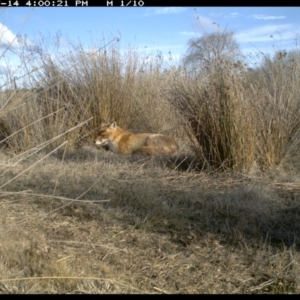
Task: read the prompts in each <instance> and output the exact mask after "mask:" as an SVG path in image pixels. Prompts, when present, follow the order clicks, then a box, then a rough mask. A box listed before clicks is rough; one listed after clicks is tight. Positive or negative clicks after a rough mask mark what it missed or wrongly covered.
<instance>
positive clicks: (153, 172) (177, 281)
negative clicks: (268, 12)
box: [0, 147, 300, 293]
mask: <svg viewBox="0 0 300 300" xmlns="http://www.w3.org/2000/svg"><path fill="white" fill-rule="evenodd" d="M41 158H44V155H43V154H37V156H34V157H32V158H28V159H27V160H24V161H22V162H20V163H18V164H17V165H15V166H14V167H9V164H11V163H12V161H9V158H8V157H6V156H4V155H3V157H2V162H3V163H5V164H6V165H5V166H4V165H2V167H1V168H2V169H3V170H4V169H5V170H6V172H2V176H1V182H0V184H1V185H3V183H5V182H8V181H9V180H10V179H11V178H13V177H14V176H16V175H17V174H20V172H22V171H23V170H25V169H26V168H28V167H30V166H32V164H33V163H34V162H36V161H37V160H38V159H41ZM62 158H64V160H63V161H62V160H61V159H62ZM253 172H254V173H253V174H248V175H245V174H242V173H231V174H218V173H211V174H209V173H203V172H202V173H193V172H192V173H184V172H179V171H174V170H172V169H169V168H167V167H166V166H164V165H162V162H161V161H160V160H158V161H156V160H154V159H151V158H145V157H140V156H136V157H129V158H126V157H121V156H118V155H115V154H113V153H110V152H106V151H101V150H97V149H94V148H93V147H85V148H82V149H79V150H77V151H74V152H69V153H65V154H64V153H63V151H61V152H59V151H58V152H57V153H56V154H52V155H51V156H48V157H46V158H45V159H44V160H42V161H41V163H40V165H39V166H38V167H35V168H32V169H30V170H28V172H26V173H25V174H24V175H22V176H20V177H18V178H16V179H15V180H14V181H13V182H11V183H9V184H7V185H6V186H5V187H4V188H2V190H1V204H0V205H1V210H2V214H1V224H2V226H1V236H2V243H1V248H0V252H1V262H0V263H1V268H0V270H1V278H2V279H1V280H0V288H1V291H2V292H4V293H299V291H300V290H299V279H300V277H299V272H298V271H299V262H300V260H299V259H300V257H299V253H298V250H299V246H300V240H299V236H298V234H297V232H299V229H300V228H299V224H300V222H299V221H300V220H299V217H300V210H299V206H298V202H299V191H300V182H299V178H297V177H296V176H294V177H293V178H289V183H287V182H285V181H287V178H288V175H286V177H284V172H283V171H280V172H279V173H278V171H277V172H276V171H273V172H271V171H270V173H269V174H268V176H266V175H265V174H263V173H260V171H253ZM279 174H280V175H279ZM279 180H280V181H279ZM6 191H9V192H10V194H7V192H6ZM39 194H40V195H39ZM43 195H44V196H43ZM80 195H82V196H80ZM52 196H53V197H52ZM63 197H64V198H63ZM77 198H79V199H80V200H81V201H75V199H77ZM72 199H73V200H72ZM99 200H109V202H101V201H100V202H97V201H99ZM92 201H94V202H92Z"/></svg>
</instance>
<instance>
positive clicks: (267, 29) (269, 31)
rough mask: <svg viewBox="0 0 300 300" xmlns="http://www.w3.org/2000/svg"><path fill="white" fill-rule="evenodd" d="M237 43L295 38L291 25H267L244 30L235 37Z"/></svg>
mask: <svg viewBox="0 0 300 300" xmlns="http://www.w3.org/2000/svg"><path fill="white" fill-rule="evenodd" d="M235 38H236V40H237V41H238V42H239V43H246V42H269V41H272V40H271V39H274V40H276V41H282V40H288V39H293V38H295V30H294V28H293V26H292V25H290V24H285V25H267V26H260V27H255V28H252V29H249V30H244V31H242V32H240V33H237V34H236V35H235Z"/></svg>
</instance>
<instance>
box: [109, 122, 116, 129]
mask: <svg viewBox="0 0 300 300" xmlns="http://www.w3.org/2000/svg"><path fill="white" fill-rule="evenodd" d="M116 127H117V122H112V123H111V124H110V126H109V129H116Z"/></svg>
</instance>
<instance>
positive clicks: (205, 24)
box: [196, 15, 219, 32]
mask: <svg viewBox="0 0 300 300" xmlns="http://www.w3.org/2000/svg"><path fill="white" fill-rule="evenodd" d="M196 18H197V21H198V24H199V26H200V27H201V29H202V30H203V31H204V32H206V31H216V30H218V29H219V26H218V24H217V23H215V22H213V21H211V20H210V19H209V18H206V17H203V16H200V15H197V16H196Z"/></svg>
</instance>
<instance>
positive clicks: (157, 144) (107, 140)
mask: <svg viewBox="0 0 300 300" xmlns="http://www.w3.org/2000/svg"><path fill="white" fill-rule="evenodd" d="M95 144H96V146H99V147H108V148H109V150H111V151H113V152H115V153H120V154H124V155H127V154H135V153H143V154H149V155H160V154H164V155H176V154H177V153H178V145H177V143H176V142H175V140H174V138H173V137H171V136H168V135H164V134H158V133H157V134H155V133H132V132H129V131H127V130H125V129H122V128H121V127H119V126H117V123H116V122H112V123H111V124H102V125H101V128H100V132H99V134H98V136H97V138H96V140H95Z"/></svg>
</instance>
